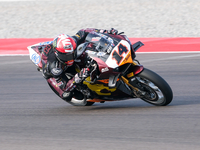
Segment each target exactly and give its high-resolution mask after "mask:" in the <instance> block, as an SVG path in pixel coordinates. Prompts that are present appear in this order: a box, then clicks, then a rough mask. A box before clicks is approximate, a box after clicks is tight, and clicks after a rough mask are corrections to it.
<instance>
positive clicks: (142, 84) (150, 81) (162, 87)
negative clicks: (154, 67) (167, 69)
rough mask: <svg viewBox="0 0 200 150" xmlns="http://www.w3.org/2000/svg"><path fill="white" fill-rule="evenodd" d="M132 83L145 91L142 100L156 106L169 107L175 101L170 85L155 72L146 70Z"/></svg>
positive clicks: (132, 80)
mask: <svg viewBox="0 0 200 150" xmlns="http://www.w3.org/2000/svg"><path fill="white" fill-rule="evenodd" d="M130 83H131V84H132V85H133V86H135V87H137V88H138V89H140V90H141V91H143V92H144V93H143V95H142V96H141V97H140V98H141V99H142V100H144V101H146V102H148V103H150V104H153V105H156V106H165V105H168V104H169V103H170V102H171V101H172V99H173V93H172V90H171V88H170V86H169V85H168V83H167V82H166V81H165V80H164V79H163V78H162V77H160V76H159V75H158V74H156V73H155V72H153V71H151V70H149V69H146V68H144V70H143V71H142V72H141V73H140V74H138V75H136V76H135V77H134V78H132V79H130Z"/></svg>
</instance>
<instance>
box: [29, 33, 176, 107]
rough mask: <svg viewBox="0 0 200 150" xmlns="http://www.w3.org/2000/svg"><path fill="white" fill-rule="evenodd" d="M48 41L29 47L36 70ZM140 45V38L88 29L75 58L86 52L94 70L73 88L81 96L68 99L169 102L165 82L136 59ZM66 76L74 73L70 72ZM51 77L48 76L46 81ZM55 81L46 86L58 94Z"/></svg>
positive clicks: (75, 102)
mask: <svg viewBox="0 0 200 150" xmlns="http://www.w3.org/2000/svg"><path fill="white" fill-rule="evenodd" d="M49 44H52V41H48V42H42V43H38V44H35V45H32V46H29V47H28V50H29V54H30V59H31V60H32V62H33V63H34V64H35V65H36V66H37V68H38V70H39V71H41V70H42V61H43V58H42V54H43V53H44V52H45V50H48V46H49ZM143 45H144V44H143V43H142V42H140V41H139V42H136V43H134V44H133V45H132V44H131V42H130V40H129V39H128V38H127V36H126V35H122V34H118V35H111V34H102V33H96V32H91V33H89V34H88V35H87V37H86V40H85V42H84V43H82V44H81V45H79V46H78V47H77V49H76V56H75V58H76V59H75V62H76V63H78V62H79V59H80V57H81V56H82V55H84V54H87V55H89V56H90V57H91V58H92V59H93V60H94V62H95V63H94V64H93V65H95V71H94V72H92V73H91V75H90V76H89V77H87V78H86V79H85V80H84V81H83V83H82V85H78V86H76V88H75V89H76V90H77V91H79V93H80V94H82V99H76V97H73V98H72V99H71V100H70V101H67V102H68V103H70V104H72V105H75V106H77V105H82V106H91V105H93V104H94V103H96V102H100V103H104V102H106V101H119V100H127V99H131V100H133V99H134V98H140V99H142V100H144V101H145V102H148V103H150V104H153V105H156V106H166V105H168V104H169V103H170V102H171V101H172V99H173V93H172V90H171V88H170V86H169V85H168V83H167V82H166V81H165V80H164V79H163V78H162V77H161V76H159V75H158V74H156V73H155V72H153V71H151V70H149V69H147V68H145V67H143V66H142V65H141V64H140V63H139V61H138V60H136V59H135V57H136V55H135V52H136V51H137V50H138V49H139V48H140V47H141V46H143ZM66 76H67V77H68V78H72V77H73V76H72V75H71V76H70V73H66ZM53 80H55V79H54V78H50V79H49V82H51V81H53ZM49 82H48V83H49ZM55 83H56V82H54V84H49V86H50V87H51V89H52V90H53V91H54V92H55V93H56V94H57V95H58V96H59V93H58V92H57V91H55V90H54V89H55V88H58V87H59V86H58V85H56V84H55Z"/></svg>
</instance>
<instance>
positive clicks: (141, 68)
mask: <svg viewBox="0 0 200 150" xmlns="http://www.w3.org/2000/svg"><path fill="white" fill-rule="evenodd" d="M143 69H144V67H143V66H142V65H138V66H134V67H133V73H134V75H137V74H139V73H140V72H142V70H143Z"/></svg>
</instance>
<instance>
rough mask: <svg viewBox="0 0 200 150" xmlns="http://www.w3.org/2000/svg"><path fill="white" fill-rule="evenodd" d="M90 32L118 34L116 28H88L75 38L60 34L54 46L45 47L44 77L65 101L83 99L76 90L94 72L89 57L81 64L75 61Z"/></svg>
mask: <svg viewBox="0 0 200 150" xmlns="http://www.w3.org/2000/svg"><path fill="white" fill-rule="evenodd" d="M90 32H97V33H107V34H114V35H116V34H117V33H118V31H117V30H115V29H114V28H111V30H103V29H94V28H87V29H81V30H79V31H78V32H77V33H76V35H74V36H69V35H66V34H60V35H59V36H57V37H56V38H55V39H54V40H53V43H52V44H49V45H47V46H46V47H45V49H44V52H43V54H42V55H43V56H42V58H43V60H46V61H43V67H42V68H43V76H44V78H45V79H47V82H48V83H49V85H50V87H51V88H52V90H54V91H55V92H56V93H59V94H58V95H59V96H60V97H61V98H62V99H63V100H66V101H70V100H71V98H72V97H73V96H75V98H76V99H82V97H81V96H80V95H81V94H79V93H78V91H76V90H74V88H75V87H76V86H77V85H78V84H80V83H81V82H82V81H83V79H85V78H87V77H88V76H89V75H90V73H91V72H92V71H94V66H92V61H93V60H92V59H91V58H90V57H89V56H85V57H84V58H83V59H82V60H81V62H79V63H76V62H75V61H74V60H75V56H76V50H77V47H78V46H79V45H80V44H82V43H84V41H85V38H86V36H87V35H88V33H90ZM80 64H81V65H80ZM80 69H81V71H80ZM66 73H70V74H71V75H72V76H73V77H71V78H68V77H66V75H65V74H66ZM52 78H54V79H55V80H52ZM55 82H56V83H55ZM54 85H58V86H59V88H57V86H56V88H55V86H54ZM60 91H61V92H60Z"/></svg>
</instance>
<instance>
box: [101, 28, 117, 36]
mask: <svg viewBox="0 0 200 150" xmlns="http://www.w3.org/2000/svg"><path fill="white" fill-rule="evenodd" d="M99 33H108V34H113V35H117V34H118V30H116V29H114V28H111V29H110V30H99Z"/></svg>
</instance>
